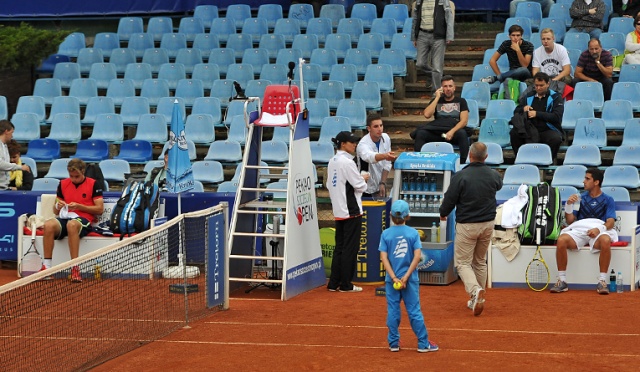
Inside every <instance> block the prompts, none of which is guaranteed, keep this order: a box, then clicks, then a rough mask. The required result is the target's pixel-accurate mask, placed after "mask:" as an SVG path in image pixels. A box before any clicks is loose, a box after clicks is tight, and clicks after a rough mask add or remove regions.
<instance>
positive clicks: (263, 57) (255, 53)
mask: <svg viewBox="0 0 640 372" xmlns="http://www.w3.org/2000/svg"><path fill="white" fill-rule="evenodd" d="M242 63H244V64H248V65H251V67H253V73H254V74H255V75H256V76H259V75H260V71H262V66H263V65H268V64H269V53H268V52H267V50H266V49H260V48H252V49H247V50H245V51H244V54H243V55H242Z"/></svg>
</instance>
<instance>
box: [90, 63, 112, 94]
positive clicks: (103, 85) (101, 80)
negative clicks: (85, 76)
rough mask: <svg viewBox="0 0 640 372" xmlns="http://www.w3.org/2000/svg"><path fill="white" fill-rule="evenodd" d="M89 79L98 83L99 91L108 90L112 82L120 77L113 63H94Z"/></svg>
mask: <svg viewBox="0 0 640 372" xmlns="http://www.w3.org/2000/svg"><path fill="white" fill-rule="evenodd" d="M89 77H90V78H91V79H94V80H95V81H96V85H97V86H98V89H107V88H108V87H109V83H110V82H111V80H113V79H116V78H117V77H118V73H117V72H116V67H115V65H113V64H111V63H94V64H93V65H91V69H90V70H89Z"/></svg>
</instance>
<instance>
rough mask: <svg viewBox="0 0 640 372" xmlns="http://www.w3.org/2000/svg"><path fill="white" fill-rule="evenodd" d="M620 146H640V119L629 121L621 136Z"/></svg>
mask: <svg viewBox="0 0 640 372" xmlns="http://www.w3.org/2000/svg"><path fill="white" fill-rule="evenodd" d="M622 145H640V119H629V120H627V124H626V125H625V127H624V132H623V134H622Z"/></svg>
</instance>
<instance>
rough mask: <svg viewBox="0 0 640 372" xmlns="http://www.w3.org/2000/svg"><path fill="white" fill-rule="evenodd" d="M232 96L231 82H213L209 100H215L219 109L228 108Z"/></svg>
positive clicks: (223, 80) (225, 80) (224, 80)
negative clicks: (218, 103)
mask: <svg viewBox="0 0 640 372" xmlns="http://www.w3.org/2000/svg"><path fill="white" fill-rule="evenodd" d="M234 95H235V93H234V88H233V80H229V79H218V80H214V81H213V85H211V98H217V99H218V101H219V102H220V106H221V107H223V108H226V107H227V106H229V100H230V99H231V97H233V96H234Z"/></svg>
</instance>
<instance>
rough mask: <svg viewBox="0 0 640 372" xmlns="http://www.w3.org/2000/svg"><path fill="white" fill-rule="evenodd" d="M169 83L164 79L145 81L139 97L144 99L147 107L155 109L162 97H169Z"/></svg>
mask: <svg viewBox="0 0 640 372" xmlns="http://www.w3.org/2000/svg"><path fill="white" fill-rule="evenodd" d="M169 96H170V94H169V82H167V81H166V80H164V79H145V80H144V81H143V82H142V88H141V89H140V97H146V98H147V99H148V100H149V105H150V106H151V107H155V106H157V105H158V101H159V100H160V98H162V97H169Z"/></svg>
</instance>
